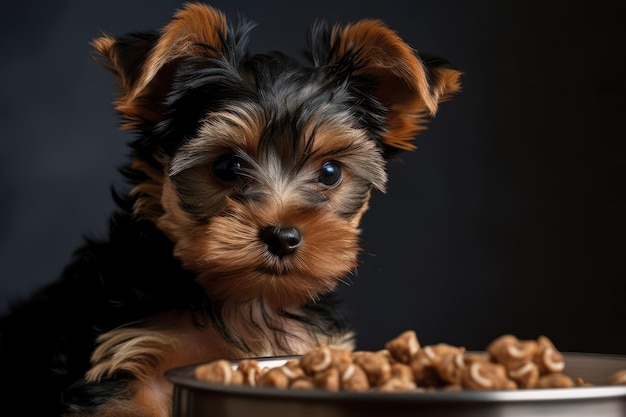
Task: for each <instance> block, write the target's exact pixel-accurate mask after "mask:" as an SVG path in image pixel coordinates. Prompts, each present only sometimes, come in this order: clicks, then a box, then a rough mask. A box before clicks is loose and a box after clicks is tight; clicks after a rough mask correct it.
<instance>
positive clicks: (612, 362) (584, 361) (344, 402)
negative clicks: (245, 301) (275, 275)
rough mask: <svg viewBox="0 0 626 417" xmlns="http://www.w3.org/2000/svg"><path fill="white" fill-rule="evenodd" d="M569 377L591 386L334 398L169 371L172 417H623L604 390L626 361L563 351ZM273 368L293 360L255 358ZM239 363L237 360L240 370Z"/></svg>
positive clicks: (622, 396) (611, 390)
mask: <svg viewBox="0 0 626 417" xmlns="http://www.w3.org/2000/svg"><path fill="white" fill-rule="evenodd" d="M563 356H564V358H565V363H566V367H565V371H566V373H567V374H568V375H569V376H570V377H572V378H578V377H581V378H583V379H584V380H585V382H588V383H591V384H593V385H594V386H591V387H586V386H585V387H575V388H552V389H522V390H515V391H453V392H445V391H428V392H420V393H406V392H404V393H383V392H365V393H353V392H329V391H323V390H312V391H301V390H279V389H275V388H259V387H244V386H226V385H219V384H212V383H209V382H205V381H200V380H197V379H196V378H195V377H194V369H195V367H196V366H186V367H182V368H176V369H172V370H170V371H168V372H167V373H166V378H167V379H168V380H169V381H171V382H172V383H174V401H173V416H174V417H208V416H216V417H231V416H254V417H265V416H267V417H313V416H315V417H318V416H323V417H335V416H337V417H339V416H341V417H351V416H355V417H357V416H358V417H374V416H375V417H401V416H402V417H404V416H406V417H409V416H410V417H418V416H419V417H431V416H438V417H440V416H450V417H455V416H463V417H473V416H480V417H490V416H498V417H521V416H569V417H582V416H589V417H592V416H593V417H598V416H602V417H624V416H626V385H614V386H608V385H606V383H607V381H608V379H609V377H610V376H611V375H612V374H613V373H615V372H617V371H619V370H623V369H626V357H621V356H610V355H597V354H581V353H564V354H563ZM256 359H257V361H259V363H260V365H261V366H266V367H274V366H280V365H282V364H283V363H285V362H286V360H287V359H289V358H288V357H274V358H256ZM236 365H237V362H236V361H234V362H233V366H236Z"/></svg>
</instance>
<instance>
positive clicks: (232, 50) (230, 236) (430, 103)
mask: <svg viewBox="0 0 626 417" xmlns="http://www.w3.org/2000/svg"><path fill="white" fill-rule="evenodd" d="M252 27H253V25H252V24H250V23H249V22H247V21H245V20H242V21H240V22H238V23H236V24H234V25H233V24H231V23H230V22H229V21H227V19H226V18H225V16H224V15H223V14H222V13H221V12H220V11H218V10H216V9H213V8H211V7H209V6H206V5H202V4H187V5H185V6H184V7H183V8H182V9H181V10H179V11H178V12H177V13H176V14H175V15H174V17H173V18H172V20H171V21H170V22H169V23H168V24H167V25H166V26H164V27H163V28H162V29H161V30H160V31H158V32H153V33H137V34H131V35H128V36H125V37H120V38H114V37H111V36H103V37H101V38H99V39H96V40H95V41H94V47H95V49H96V51H97V53H98V57H99V59H100V60H101V61H102V63H103V64H104V65H105V67H106V68H107V69H108V70H110V71H111V72H112V73H113V74H114V75H115V76H116V77H117V80H118V83H119V91H120V94H119V97H118V98H117V100H116V102H115V108H116V109H117V111H118V112H119V113H120V115H121V117H122V119H123V122H122V127H123V128H126V129H132V130H135V131H136V132H137V133H138V139H137V140H136V141H134V142H133V143H132V145H131V146H132V149H133V154H132V162H131V164H130V171H129V172H131V173H132V175H129V177H130V178H131V179H132V182H133V186H134V188H133V189H132V192H131V194H132V197H133V201H134V206H133V210H134V214H135V215H136V216H139V217H142V218H144V219H148V220H150V221H153V222H154V223H155V224H156V225H157V226H158V227H159V228H160V229H161V230H162V231H163V232H164V233H165V234H166V235H167V236H168V237H169V238H170V239H171V240H172V241H173V242H174V245H175V256H176V257H178V258H179V259H180V261H181V262H182V264H183V266H184V267H185V268H186V269H188V270H191V271H194V272H195V273H196V274H197V277H198V280H199V282H200V283H201V284H202V286H203V287H204V288H205V289H206V291H207V292H208V294H209V295H210V296H211V297H212V298H214V299H216V300H234V301H242V302H244V301H249V300H252V299H256V298H262V299H263V300H265V301H266V302H267V303H269V304H271V305H273V306H278V307H289V306H292V305H297V304H300V303H303V302H306V301H307V300H311V299H315V298H316V297H317V296H319V295H320V294H323V293H326V292H329V291H331V290H332V289H333V288H334V287H335V286H336V284H337V283H338V282H339V281H340V280H341V279H342V278H343V277H344V276H345V275H346V274H348V273H350V272H351V271H352V270H353V269H354V268H355V267H356V265H357V257H358V254H359V222H360V219H361V216H362V215H363V213H364V212H365V211H366V209H367V207H368V200H369V197H370V192H371V190H372V189H377V190H381V191H382V190H384V188H385V184H386V181H387V176H386V162H387V160H388V159H389V158H390V157H392V156H394V155H396V154H397V153H398V152H400V151H404V150H411V149H414V145H413V143H412V141H413V139H414V136H415V135H416V134H417V133H418V132H419V131H420V130H421V129H423V128H424V125H425V123H426V122H427V120H428V119H429V118H430V117H432V116H433V115H435V113H436V111H437V107H438V104H439V103H440V102H441V101H442V100H444V99H446V98H448V97H449V96H450V95H451V94H453V93H455V92H456V91H458V90H459V76H460V73H459V72H458V71H457V70H455V69H453V68H450V67H449V66H446V65H439V64H438V63H441V62H442V61H436V60H426V59H423V58H420V57H419V56H418V55H417V54H416V53H415V52H414V51H413V50H412V49H411V48H410V47H409V46H408V45H407V44H406V43H405V42H404V41H403V40H402V39H401V38H400V37H399V36H398V35H397V34H396V33H395V32H393V31H392V30H390V29H389V28H388V27H387V26H386V25H385V24H383V23H382V22H380V21H378V20H363V21H359V22H356V23H353V24H348V25H345V26H339V25H338V26H334V27H332V28H329V27H327V26H326V25H325V24H323V23H318V24H316V25H315V26H313V27H312V29H311V31H310V34H309V39H308V41H309V44H308V53H309V58H310V61H311V64H310V65H309V66H303V65H301V64H300V63H298V62H297V61H296V60H294V59H292V58H290V57H287V56H285V55H283V54H281V53H277V52H273V53H268V54H259V55H252V56H251V55H249V54H248V52H247V40H248V36H249V34H250V31H251V29H252Z"/></svg>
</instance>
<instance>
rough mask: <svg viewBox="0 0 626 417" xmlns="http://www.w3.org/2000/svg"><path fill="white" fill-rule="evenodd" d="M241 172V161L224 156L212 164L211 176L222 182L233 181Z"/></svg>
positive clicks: (231, 156) (232, 156)
mask: <svg viewBox="0 0 626 417" xmlns="http://www.w3.org/2000/svg"><path fill="white" fill-rule="evenodd" d="M241 171H242V163H241V160H240V159H239V158H237V157H236V156H234V155H224V156H222V157H220V158H218V159H216V160H215V162H213V175H214V176H215V177H216V178H217V179H219V180H222V181H228V182H230V181H235V180H236V179H237V178H239V175H241Z"/></svg>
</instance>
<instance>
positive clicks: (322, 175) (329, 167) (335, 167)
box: [318, 161, 342, 188]
mask: <svg viewBox="0 0 626 417" xmlns="http://www.w3.org/2000/svg"><path fill="white" fill-rule="evenodd" d="M341 178H342V175H341V168H340V167H339V164H337V163H336V162H332V161H329V162H325V163H324V165H322V169H320V172H319V177H318V180H319V182H321V183H322V184H324V185H325V186H327V187H328V188H334V187H336V186H338V185H339V183H340V182H341Z"/></svg>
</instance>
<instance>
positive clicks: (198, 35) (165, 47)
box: [92, 3, 228, 131]
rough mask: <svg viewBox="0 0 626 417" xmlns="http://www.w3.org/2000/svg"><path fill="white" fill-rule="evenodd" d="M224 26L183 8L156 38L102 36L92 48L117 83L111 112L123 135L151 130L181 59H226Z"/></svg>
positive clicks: (212, 16) (207, 13) (198, 8)
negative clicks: (118, 119) (124, 131)
mask: <svg viewBox="0 0 626 417" xmlns="http://www.w3.org/2000/svg"><path fill="white" fill-rule="evenodd" d="M227 29H228V28H227V20H226V17H225V16H224V14H223V13H222V12H220V11H219V10H217V9H214V8H212V7H209V6H206V5H204V4H194V3H190V4H186V5H185V6H184V7H183V8H182V9H181V10H179V11H178V12H177V13H176V14H175V15H174V17H173V18H172V20H171V21H170V22H169V24H167V25H166V26H165V27H163V28H162V29H161V30H160V31H159V32H150V33H139V34H130V35H128V36H125V37H121V38H114V37H112V36H108V35H105V36H103V37H101V38H98V39H95V40H94V41H93V42H92V45H93V47H94V48H95V50H96V52H97V54H96V59H97V60H98V61H99V62H100V63H101V64H102V65H103V66H104V67H105V68H106V69H107V70H108V71H110V72H111V73H112V74H113V75H115V76H116V77H117V80H118V82H117V85H118V88H119V90H120V91H119V93H120V94H119V97H118V98H117V100H116V101H115V103H114V104H115V109H116V110H117V111H118V112H120V114H121V116H122V119H123V122H122V125H121V127H122V128H125V129H141V130H143V131H150V130H152V128H153V126H154V124H155V123H156V122H158V121H159V120H160V119H161V117H162V115H163V111H164V104H163V103H164V99H165V96H166V95H167V94H168V92H169V90H170V88H171V84H172V81H173V78H174V73H175V71H176V68H177V67H178V65H179V63H180V62H181V60H182V59H185V58H190V57H209V58H220V59H226V57H225V56H224V55H225V54H227V51H226V48H225V46H224V40H225V39H226V38H227Z"/></svg>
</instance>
